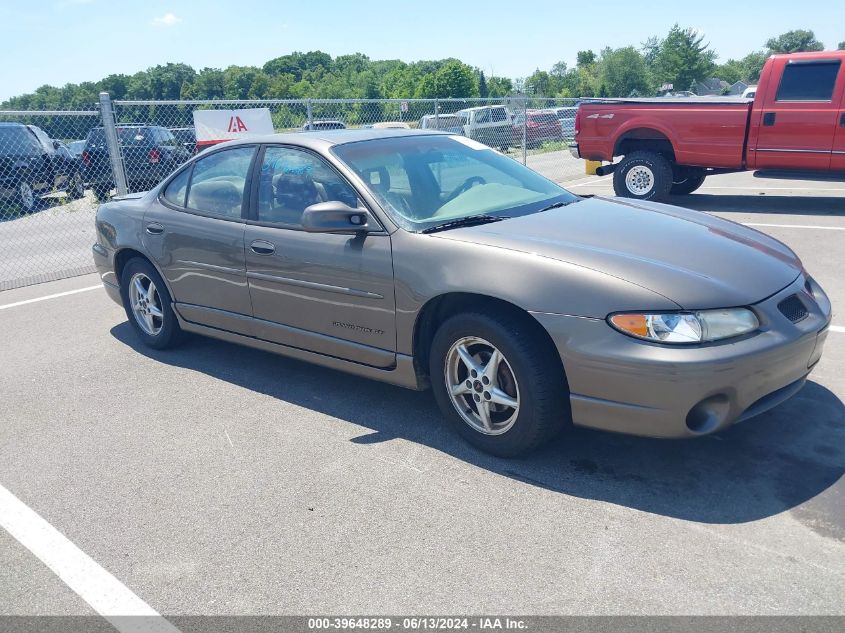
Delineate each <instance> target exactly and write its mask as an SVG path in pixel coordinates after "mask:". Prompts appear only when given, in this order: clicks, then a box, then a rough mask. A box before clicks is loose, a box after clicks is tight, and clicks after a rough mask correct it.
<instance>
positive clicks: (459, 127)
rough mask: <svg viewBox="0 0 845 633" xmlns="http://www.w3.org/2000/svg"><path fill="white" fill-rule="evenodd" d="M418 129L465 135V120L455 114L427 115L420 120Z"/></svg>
mask: <svg viewBox="0 0 845 633" xmlns="http://www.w3.org/2000/svg"><path fill="white" fill-rule="evenodd" d="M417 127H419V129H421V130H442V131H444V132H452V133H455V134H463V133H464V124H463V120H462V119H461V117H459V116H456V115H454V114H437V115H435V114H426V115H425V116H423V117H422V118H421V119H420V121H419V123H418V124H417Z"/></svg>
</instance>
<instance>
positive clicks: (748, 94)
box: [742, 86, 757, 99]
mask: <svg viewBox="0 0 845 633" xmlns="http://www.w3.org/2000/svg"><path fill="white" fill-rule="evenodd" d="M756 96H757V86H748V88H746V89H745V90H743V91H742V98H743V99H753V98H754V97H756Z"/></svg>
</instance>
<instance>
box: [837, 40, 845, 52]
mask: <svg viewBox="0 0 845 633" xmlns="http://www.w3.org/2000/svg"><path fill="white" fill-rule="evenodd" d="M836 50H838V51H845V40H843V41H841V42H839V44H837V45H836Z"/></svg>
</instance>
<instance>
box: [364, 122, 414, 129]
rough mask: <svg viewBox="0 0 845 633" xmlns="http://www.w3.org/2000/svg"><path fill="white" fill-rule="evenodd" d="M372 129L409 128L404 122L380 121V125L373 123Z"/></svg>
mask: <svg viewBox="0 0 845 633" xmlns="http://www.w3.org/2000/svg"><path fill="white" fill-rule="evenodd" d="M372 127H373V129H376V130H409V129H410V128H411V126H410V125H408V124H407V123H405V122H404V121H382V122H380V123H373V125H372Z"/></svg>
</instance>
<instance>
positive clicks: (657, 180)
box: [613, 151, 672, 200]
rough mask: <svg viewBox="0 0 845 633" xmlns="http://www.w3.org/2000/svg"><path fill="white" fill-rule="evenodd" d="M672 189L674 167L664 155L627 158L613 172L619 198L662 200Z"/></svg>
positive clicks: (638, 154)
mask: <svg viewBox="0 0 845 633" xmlns="http://www.w3.org/2000/svg"><path fill="white" fill-rule="evenodd" d="M671 187H672V167H671V165H670V164H669V161H668V160H666V157H665V156H663V154H658V153H657V152H651V151H639V152H633V153H631V154H628V155H627V156H625V157H624V158H623V159H622V160H621V161H620V162H619V166H618V167H617V168H616V170H615V171H614V172H613V190H614V191H615V192H616V195H617V196H621V197H623V198H633V199H635V200H662V199H664V198H666V196H668V195H669V190H670V189H671Z"/></svg>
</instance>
